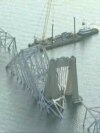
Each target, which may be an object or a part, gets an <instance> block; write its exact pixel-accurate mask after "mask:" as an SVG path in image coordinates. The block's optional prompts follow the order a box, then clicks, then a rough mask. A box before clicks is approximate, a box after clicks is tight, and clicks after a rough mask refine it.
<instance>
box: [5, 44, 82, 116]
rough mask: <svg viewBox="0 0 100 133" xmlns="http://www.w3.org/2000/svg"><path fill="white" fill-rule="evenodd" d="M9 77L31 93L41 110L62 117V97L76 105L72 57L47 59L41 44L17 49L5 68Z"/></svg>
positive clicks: (79, 98) (76, 86)
mask: <svg viewBox="0 0 100 133" xmlns="http://www.w3.org/2000/svg"><path fill="white" fill-rule="evenodd" d="M6 71H7V73H8V74H9V75H10V76H11V77H16V79H17V81H18V83H19V84H20V85H22V86H23V88H26V89H28V90H30V91H31V94H32V96H33V97H34V99H35V100H36V101H37V104H39V106H40V108H41V109H45V110H46V111H47V113H51V112H52V113H53V114H54V115H56V116H57V117H60V118H62V117H63V110H64V99H65V96H69V95H71V96H72V102H73V103H80V102H81V100H82V99H81V97H80V96H79V94H78V83H77V70H76V58H75V57H74V56H72V57H71V58H68V57H67V58H66V57H61V58H57V59H51V60H49V58H48V56H47V53H46V50H45V48H44V47H43V46H42V45H38V46H34V47H31V48H27V49H24V50H21V51H20V52H19V53H17V54H16V56H15V57H14V58H13V59H12V60H11V61H10V63H9V64H8V65H7V66H6Z"/></svg>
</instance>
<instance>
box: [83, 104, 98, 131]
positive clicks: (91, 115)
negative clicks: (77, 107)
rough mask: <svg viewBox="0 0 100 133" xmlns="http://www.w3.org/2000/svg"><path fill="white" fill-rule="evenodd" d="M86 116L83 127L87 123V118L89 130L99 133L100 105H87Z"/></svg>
mask: <svg viewBox="0 0 100 133" xmlns="http://www.w3.org/2000/svg"><path fill="white" fill-rule="evenodd" d="M84 107H85V109H86V111H85V116H84V121H83V127H85V125H87V121H86V120H88V121H89V120H90V121H89V125H88V127H87V130H88V132H91V133H99V132H100V107H87V106H85V105H84Z"/></svg>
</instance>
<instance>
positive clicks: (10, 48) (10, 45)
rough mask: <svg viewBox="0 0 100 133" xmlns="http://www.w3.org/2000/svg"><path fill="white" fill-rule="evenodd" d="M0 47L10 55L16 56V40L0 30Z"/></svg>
mask: <svg viewBox="0 0 100 133" xmlns="http://www.w3.org/2000/svg"><path fill="white" fill-rule="evenodd" d="M0 47H1V48H4V50H6V51H7V52H9V53H10V54H11V55H13V56H14V55H16V53H17V47H16V39H15V38H14V37H12V36H11V35H10V34H9V33H7V32H6V31H4V30H3V29H1V28H0Z"/></svg>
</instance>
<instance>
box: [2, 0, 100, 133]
mask: <svg viewBox="0 0 100 133" xmlns="http://www.w3.org/2000/svg"><path fill="white" fill-rule="evenodd" d="M46 3H47V1H46V0H37V1H33V0H28V1H24V0H15V1H11V0H6V1H4V0H1V1H0V27H1V28H3V29H5V30H6V31H8V32H9V33H11V34H12V35H13V36H15V37H16V38H17V45H18V48H19V49H20V48H25V47H27V44H28V43H30V42H32V41H33V37H34V35H37V36H39V37H41V35H42V30H43V23H44V17H45V10H46V9H43V7H46ZM53 14H54V15H53ZM99 14H100V2H99V0H95V1H93V0H89V1H86V0H84V1H80V0H75V1H72V0H62V1H61V0H57V1H56V0H54V1H53V6H52V10H51V15H50V16H51V17H50V19H49V24H48V30H47V34H46V35H47V36H49V35H50V34H51V22H52V18H54V24H55V27H54V29H55V31H54V34H55V35H56V34H59V33H61V32H64V31H73V17H74V16H75V17H76V26H77V31H78V29H79V28H80V27H81V22H82V21H83V20H84V21H85V22H86V23H87V25H88V26H92V27H93V26H95V27H97V28H98V29H100V17H99ZM39 20H41V22H40V21H39ZM99 42H100V34H98V35H94V36H92V37H90V38H88V39H86V40H84V41H81V42H79V43H76V44H75V45H73V44H72V45H68V46H65V47H60V48H57V49H54V50H52V51H48V55H49V57H50V58H57V57H61V56H72V55H74V56H76V58H77V71H78V83H79V93H80V95H81V96H82V97H83V100H84V103H85V104H86V105H87V106H99V105H100V70H99V69H100V43H99ZM5 57H6V55H5V54H3V53H2V52H1V53H0V132H12V133H13V132H15V133H16V132H27V133H30V132H40V133H41V132H66V133H74V132H75V133H78V132H82V122H83V117H84V108H83V107H82V106H78V107H77V108H74V107H72V106H68V105H67V103H65V108H66V109H65V111H64V118H63V119H62V120H58V119H55V118H53V116H51V117H50V116H47V115H46V113H45V111H43V112H41V111H40V110H39V107H38V106H37V105H35V104H34V103H33V101H32V98H31V97H30V94H29V93H27V91H26V90H24V91H23V90H22V89H21V87H20V86H19V85H17V86H16V87H14V86H12V85H10V83H9V82H10V81H8V79H7V78H6V72H5V69H4V66H5V64H7V62H8V60H9V59H7V58H5ZM15 88H16V89H15ZM84 132H86V131H84Z"/></svg>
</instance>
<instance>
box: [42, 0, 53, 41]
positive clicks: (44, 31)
mask: <svg viewBox="0 0 100 133" xmlns="http://www.w3.org/2000/svg"><path fill="white" fill-rule="evenodd" d="M51 5H52V0H48V4H47V12H46V17H45V22H44V27H43V35H42V40H44V39H45V35H46V32H47V26H48V20H49V16H50V10H51Z"/></svg>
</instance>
